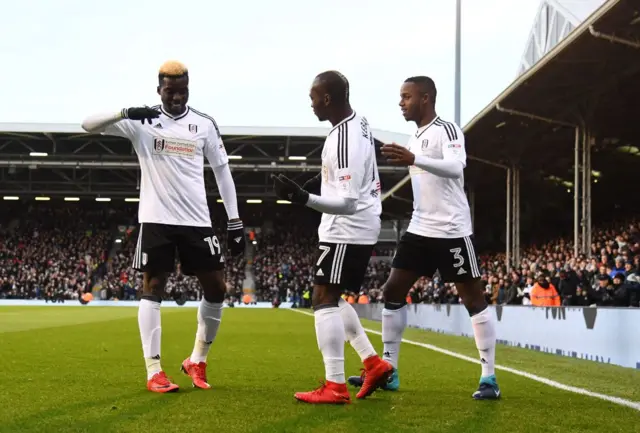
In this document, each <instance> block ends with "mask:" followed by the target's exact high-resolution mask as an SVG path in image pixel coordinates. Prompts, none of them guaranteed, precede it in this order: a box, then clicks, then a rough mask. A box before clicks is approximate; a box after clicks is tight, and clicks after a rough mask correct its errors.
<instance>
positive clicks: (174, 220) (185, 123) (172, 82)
mask: <svg viewBox="0 0 640 433" xmlns="http://www.w3.org/2000/svg"><path fill="white" fill-rule="evenodd" d="M158 80H159V82H158V87H157V92H158V95H160V100H161V102H162V104H161V105H157V106H155V107H146V106H145V107H133V108H128V109H123V110H121V111H118V112H114V113H106V114H97V115H94V116H90V117H88V118H87V119H85V120H84V122H83V123H82V127H83V128H84V130H85V131H87V132H91V133H102V134H105V135H116V136H119V137H124V138H128V139H129V140H131V143H132V144H133V148H134V149H135V151H136V153H137V155H138V160H139V162H140V171H141V181H140V206H139V211H138V221H139V223H140V231H139V235H138V241H137V242H138V243H137V245H136V251H135V256H134V258H133V268H134V269H136V270H139V271H142V272H143V273H144V283H143V284H144V286H143V289H142V290H143V294H142V299H141V301H140V307H139V310H138V325H139V327H140V337H141V340H142V350H143V354H144V359H145V362H146V367H147V389H148V390H149V391H153V392H160V393H164V392H173V391H177V390H178V385H176V384H174V383H172V382H171V380H169V378H168V377H167V375H166V374H165V372H164V371H163V370H162V367H161V366H160V342H161V326H160V303H161V301H162V295H163V293H164V289H165V285H166V282H167V277H168V274H169V273H171V272H173V271H174V265H175V259H176V251H177V254H178V257H179V259H180V264H181V267H182V271H183V273H184V274H186V275H195V276H196V277H197V278H198V280H199V281H200V284H201V285H202V289H203V293H204V296H203V298H202V300H201V302H200V306H199V307H198V313H197V321H198V327H197V331H196V338H195V344H194V348H193V352H192V354H191V356H189V357H188V358H186V359H185V360H184V361H183V363H182V366H181V370H182V371H183V372H184V373H186V374H187V375H189V376H190V377H191V379H192V381H193V386H194V387H197V388H201V389H209V388H211V386H210V385H209V383H208V382H207V375H206V368H207V362H206V361H207V354H208V353H209V348H210V346H211V344H212V343H213V340H214V339H215V337H216V334H217V332H218V328H219V326H220V321H221V318H222V302H223V300H224V296H225V293H226V284H225V281H224V248H223V247H222V246H221V245H220V241H219V240H218V238H217V236H216V235H215V233H214V231H213V229H212V226H211V217H210V215H209V207H208V204H207V195H206V190H205V186H204V172H203V169H204V158H206V159H207V160H208V161H209V164H210V165H211V167H212V168H213V173H214V175H215V178H216V183H217V184H218V190H219V191H220V196H221V198H222V201H223V202H224V206H225V210H226V211H227V216H228V218H229V223H228V227H227V229H228V239H227V243H228V247H229V250H230V252H231V254H232V255H239V254H242V253H243V252H244V247H245V238H244V229H243V226H242V221H241V220H240V218H239V216H238V202H237V197H236V188H235V184H234V182H233V178H232V177H231V170H230V169H229V160H228V157H227V154H226V151H225V148H224V144H223V143H222V138H221V136H220V131H219V129H218V125H217V124H216V122H215V120H213V118H211V117H209V116H207V115H206V114H204V113H202V112H200V111H197V110H195V109H194V108H193V107H190V106H188V105H187V101H188V100H189V73H188V71H187V68H186V67H185V66H184V65H183V64H181V63H179V62H175V61H169V62H166V63H165V64H164V65H162V67H161V68H160V70H159V74H158Z"/></svg>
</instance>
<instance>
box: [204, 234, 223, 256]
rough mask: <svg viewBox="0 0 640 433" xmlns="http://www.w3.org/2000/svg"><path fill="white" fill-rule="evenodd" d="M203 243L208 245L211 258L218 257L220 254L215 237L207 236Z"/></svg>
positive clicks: (218, 244) (218, 243)
mask: <svg viewBox="0 0 640 433" xmlns="http://www.w3.org/2000/svg"><path fill="white" fill-rule="evenodd" d="M204 241H205V242H206V243H207V244H208V245H209V249H210V250H211V255H212V256H219V255H220V253H221V248H220V242H219V241H218V238H217V237H216V236H209V237H206V238H204Z"/></svg>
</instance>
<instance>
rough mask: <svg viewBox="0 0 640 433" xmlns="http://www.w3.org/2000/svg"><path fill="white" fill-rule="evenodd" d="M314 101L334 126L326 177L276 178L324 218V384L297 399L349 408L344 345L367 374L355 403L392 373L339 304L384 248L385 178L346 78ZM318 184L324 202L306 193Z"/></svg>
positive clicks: (320, 275)
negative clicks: (379, 245)
mask: <svg viewBox="0 0 640 433" xmlns="http://www.w3.org/2000/svg"><path fill="white" fill-rule="evenodd" d="M310 97H311V106H312V108H313V111H314V113H315V115H316V116H317V117H318V119H319V120H320V121H321V122H323V121H326V120H328V121H330V122H331V124H332V126H333V128H332V129H331V131H330V132H329V134H328V135H327V138H326V140H325V142H324V147H323V149H322V172H321V173H320V174H319V175H318V176H317V177H316V178H314V179H312V180H311V182H307V183H305V185H304V187H302V188H301V187H300V186H298V184H296V183H295V182H294V181H293V180H291V179H289V178H287V177H286V176H284V175H279V176H273V180H274V184H275V185H274V186H275V190H276V195H277V196H278V197H279V198H282V199H285V200H289V201H291V202H293V203H297V204H301V205H306V206H308V207H310V208H312V209H315V210H317V211H318V212H322V219H321V222H320V226H319V227H318V237H319V239H320V242H319V244H318V251H317V256H316V263H315V268H314V272H315V277H314V287H313V299H312V304H313V310H314V314H313V315H314V318H315V325H316V338H317V341H318V348H319V349H320V352H321V353H322V357H323V359H324V365H325V374H326V381H325V382H324V383H323V385H322V386H321V387H320V388H318V389H316V390H315V391H311V392H298V393H296V394H295V398H296V399H297V400H299V401H302V402H305V403H311V404H322V403H329V404H344V403H349V402H350V401H351V398H350V396H349V391H348V390H347V386H346V383H345V374H344V342H345V341H349V343H350V344H351V346H353V348H354V349H355V350H356V352H358V355H359V356H360V359H361V360H362V362H363V364H364V371H365V372H366V380H365V381H364V383H363V385H362V387H361V389H360V391H359V392H358V394H357V395H356V397H357V398H359V399H362V398H366V397H367V396H369V395H371V394H372V393H373V392H374V391H375V390H376V389H377V388H378V387H379V386H380V385H382V384H384V383H386V382H387V379H388V376H389V374H391V371H392V370H393V367H392V366H391V364H389V363H388V362H386V361H383V360H382V359H380V357H379V356H378V355H377V354H376V352H375V350H374V348H373V346H372V345H371V342H370V341H369V338H368V337H367V335H366V334H365V331H364V329H363V327H362V324H361V323H360V320H359V318H358V314H357V313H356V311H355V310H354V309H353V307H351V305H349V304H348V303H347V302H346V301H345V300H344V299H342V298H341V297H340V295H341V293H342V292H343V291H345V290H350V291H356V292H357V291H359V290H360V287H361V285H362V282H363V280H364V276H365V273H366V271H367V267H368V264H369V260H370V258H371V254H372V253H373V248H374V246H375V244H376V243H377V242H378V236H379V234H380V224H381V223H380V214H381V212H382V206H381V203H380V178H379V175H378V166H377V163H376V153H375V141H374V139H373V135H372V134H371V128H370V127H369V123H368V122H367V119H366V118H364V117H362V116H359V115H358V114H356V112H355V111H353V109H352V108H351V105H350V104H349V83H348V81H347V79H346V78H345V77H344V75H342V74H341V73H339V72H337V71H327V72H323V73H321V74H319V75H318V76H317V77H316V78H315V80H314V82H313V85H312V87H311V92H310ZM314 183H320V186H321V188H320V190H321V192H320V195H315V194H310V193H309V192H308V191H307V189H310V188H312V184H314Z"/></svg>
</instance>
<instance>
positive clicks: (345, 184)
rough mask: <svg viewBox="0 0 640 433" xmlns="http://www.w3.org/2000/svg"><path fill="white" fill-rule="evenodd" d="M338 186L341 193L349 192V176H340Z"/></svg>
mask: <svg viewBox="0 0 640 433" xmlns="http://www.w3.org/2000/svg"><path fill="white" fill-rule="evenodd" d="M338 185H339V186H340V189H342V190H343V191H349V189H350V188H351V175H350V174H345V175H342V176H338Z"/></svg>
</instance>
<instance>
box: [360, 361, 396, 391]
mask: <svg viewBox="0 0 640 433" xmlns="http://www.w3.org/2000/svg"><path fill="white" fill-rule="evenodd" d="M364 370H365V371H364V373H363V375H364V382H363V383H362V388H360V391H358V394H356V398H367V397H368V396H370V395H371V394H373V393H374V392H375V390H376V389H378V388H379V387H381V386H382V385H384V384H386V383H387V380H388V379H389V376H390V375H391V373H392V372H393V365H391V364H389V363H388V362H387V361H384V360H382V359H381V358H380V357H379V356H378V355H374V356H370V357H369V358H367V359H365V360H364Z"/></svg>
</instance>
